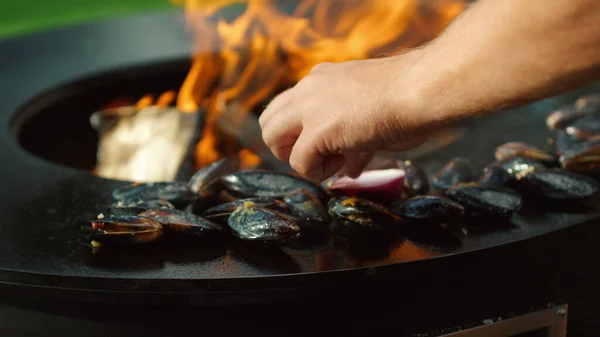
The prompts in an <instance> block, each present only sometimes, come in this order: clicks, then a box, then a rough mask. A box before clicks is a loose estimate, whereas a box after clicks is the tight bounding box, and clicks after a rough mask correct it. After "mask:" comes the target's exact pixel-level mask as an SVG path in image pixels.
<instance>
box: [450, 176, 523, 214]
mask: <svg viewBox="0 0 600 337" xmlns="http://www.w3.org/2000/svg"><path fill="white" fill-rule="evenodd" d="M444 196H446V197H448V198H450V199H453V200H455V201H456V202H458V203H460V204H461V205H462V206H463V207H464V209H465V215H467V216H471V217H508V216H511V215H512V214H513V213H515V212H518V211H519V210H520V209H521V206H522V205H523V201H522V197H521V194H520V193H518V192H516V191H514V190H511V189H508V188H500V187H483V186H479V185H477V184H476V183H461V184H457V185H454V186H452V187H451V188H449V189H448V190H447V191H445V192H444Z"/></svg>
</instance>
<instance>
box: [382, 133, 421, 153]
mask: <svg viewBox="0 0 600 337" xmlns="http://www.w3.org/2000/svg"><path fill="white" fill-rule="evenodd" d="M427 139H428V137H427V136H417V137H413V138H411V139H409V140H407V141H404V142H400V143H398V144H396V145H394V146H391V147H390V148H386V150H390V151H406V150H410V149H412V148H414V147H417V146H419V145H421V144H423V143H425V142H426V141H427Z"/></svg>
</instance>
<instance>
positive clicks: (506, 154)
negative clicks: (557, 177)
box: [494, 142, 558, 166]
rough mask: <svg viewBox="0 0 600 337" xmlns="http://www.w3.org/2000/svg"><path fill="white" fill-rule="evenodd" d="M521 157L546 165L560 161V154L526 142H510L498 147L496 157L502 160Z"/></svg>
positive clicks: (552, 164)
mask: <svg viewBox="0 0 600 337" xmlns="http://www.w3.org/2000/svg"><path fill="white" fill-rule="evenodd" d="M515 156H518V157H521V158H527V159H532V160H536V161H539V162H541V163H543V164H544V165H545V166H554V165H556V163H557V162H558V156H557V155H556V154H554V153H551V152H548V151H544V150H542V149H540V148H538V147H535V146H533V145H531V144H528V143H525V142H508V143H504V144H502V145H500V146H498V147H496V151H495V152H494V157H496V160H498V161H500V160H503V159H507V158H512V157H515Z"/></svg>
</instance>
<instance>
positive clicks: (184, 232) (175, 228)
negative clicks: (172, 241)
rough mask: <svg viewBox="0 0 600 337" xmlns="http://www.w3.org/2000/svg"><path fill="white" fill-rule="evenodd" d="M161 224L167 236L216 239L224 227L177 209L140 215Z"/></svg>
mask: <svg viewBox="0 0 600 337" xmlns="http://www.w3.org/2000/svg"><path fill="white" fill-rule="evenodd" d="M139 216H141V217H145V218H150V219H152V220H155V221H157V222H159V223H160V224H161V225H162V226H163V228H164V231H165V234H166V233H168V234H175V235H181V236H193V237H214V235H215V234H219V233H222V232H223V226H222V225H219V224H216V223H214V222H212V221H209V220H207V219H204V218H201V217H199V216H197V215H194V214H192V213H189V212H186V211H181V210H177V209H149V210H146V211H144V212H141V213H140V214H139Z"/></svg>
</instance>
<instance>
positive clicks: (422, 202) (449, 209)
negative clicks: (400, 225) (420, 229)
mask: <svg viewBox="0 0 600 337" xmlns="http://www.w3.org/2000/svg"><path fill="white" fill-rule="evenodd" d="M390 211H391V212H393V213H395V214H398V215H400V216H401V217H402V218H404V219H409V220H422V221H436V222H444V221H448V220H455V219H456V218H458V217H461V216H462V215H463V214H464V213H465V209H464V207H463V206H462V205H461V204H460V203H458V202H456V201H454V200H452V199H450V198H446V197H443V196H430V195H419V196H415V197H412V198H410V199H407V200H405V201H404V202H402V203H401V204H399V205H397V206H394V207H393V208H392V209H391V210H390Z"/></svg>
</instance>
